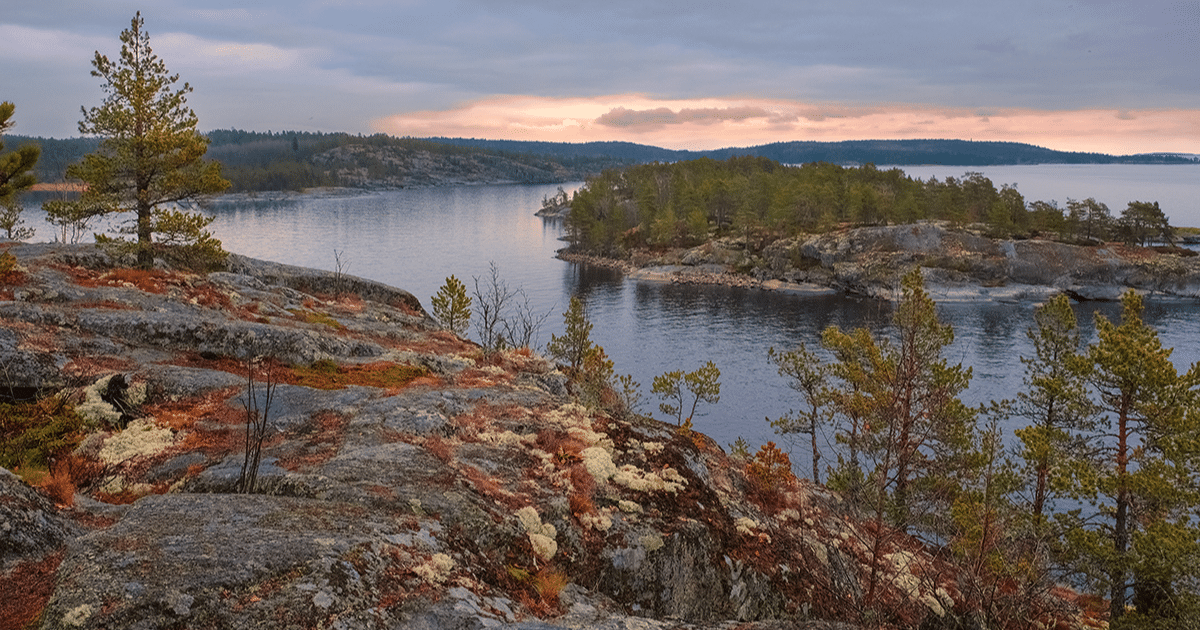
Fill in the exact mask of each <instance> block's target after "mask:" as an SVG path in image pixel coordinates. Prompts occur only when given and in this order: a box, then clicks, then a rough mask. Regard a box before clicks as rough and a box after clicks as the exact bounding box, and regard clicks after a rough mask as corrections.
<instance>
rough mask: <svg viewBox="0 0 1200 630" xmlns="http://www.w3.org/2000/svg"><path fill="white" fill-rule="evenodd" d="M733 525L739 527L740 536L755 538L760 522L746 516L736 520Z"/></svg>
mask: <svg viewBox="0 0 1200 630" xmlns="http://www.w3.org/2000/svg"><path fill="white" fill-rule="evenodd" d="M733 524H734V526H735V527H737V530H738V533H739V534H745V535H747V536H753V535H754V530H756V529H758V522H757V521H755V520H754V519H752V518H747V517H745V516H743V517H741V518H739V519H735V520H734V521H733Z"/></svg>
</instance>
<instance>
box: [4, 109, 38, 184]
mask: <svg viewBox="0 0 1200 630" xmlns="http://www.w3.org/2000/svg"><path fill="white" fill-rule="evenodd" d="M16 109H17V108H16V106H15V105H13V104H12V103H9V102H8V101H5V102H3V103H0V136H2V135H4V132H6V131H8V130H9V129H11V128H12V127H13V124H14V123H13V121H12V115H13V113H14V112H15V111H16ZM2 151H4V142H2V141H0V152H2ZM41 153H42V150H41V148H39V147H38V146H37V145H32V144H31V145H25V146H23V147H21V148H19V149H17V150H16V151H12V152H9V153H0V202H6V201H9V200H14V199H16V196H17V195H19V194H20V193H22V192H25V191H26V190H29V188H30V187H31V186H33V184H34V183H35V182H36V181H37V180H36V179H34V177H33V173H31V172H30V171H32V170H33V167H34V166H35V165H36V164H37V161H38V157H39V156H40V155H41Z"/></svg>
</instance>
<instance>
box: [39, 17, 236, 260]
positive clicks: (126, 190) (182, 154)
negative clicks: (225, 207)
mask: <svg viewBox="0 0 1200 630" xmlns="http://www.w3.org/2000/svg"><path fill="white" fill-rule="evenodd" d="M142 26H143V20H142V15H141V13H140V12H139V13H137V14H136V15H135V16H134V18H133V20H132V22H131V25H130V27H129V29H128V30H125V31H122V32H121V56H120V58H119V59H118V60H117V61H115V62H114V61H111V60H109V58H108V57H106V56H104V55H101V54H100V53H99V52H97V53H96V56H95V58H94V59H93V60H92V66H93V67H94V70H92V76H94V77H98V78H100V79H103V80H104V85H103V89H104V91H105V92H106V94H107V96H106V97H105V99H104V102H103V103H102V104H101V105H100V106H99V107H93V108H91V109H90V110H89V109H86V108H85V109H83V120H82V121H80V123H79V131H80V133H82V134H85V135H95V136H99V137H101V138H102V142H101V144H100V148H99V149H98V150H97V152H95V153H91V154H88V155H87V156H85V157H84V159H83V161H82V162H81V163H78V164H72V165H71V166H70V167H68V168H67V176H68V177H69V178H74V179H78V180H80V181H82V182H83V183H84V184H85V186H86V188H85V190H84V192H83V193H82V194H81V196H80V199H79V200H78V201H76V202H69V203H63V202H60V203H58V204H48V205H47V207H46V210H47V212H48V213H50V214H51V216H52V217H53V216H56V215H58V214H63V215H67V214H75V215H78V214H81V213H83V214H91V215H97V214H108V213H122V212H133V213H135V216H136V218H135V225H134V227H133V229H132V233H134V234H136V235H137V246H136V248H137V260H138V265H139V266H141V267H149V266H151V265H152V264H153V262H154V252H153V248H152V246H153V235H154V234H155V233H157V232H160V231H161V228H160V227H159V223H160V222H163V221H164V220H165V221H166V222H168V223H171V224H172V225H173V226H179V225H181V222H180V221H179V217H171V216H169V215H165V214H164V212H166V211H169V210H171V209H174V208H176V207H177V206H179V205H180V204H184V203H187V202H188V201H191V200H194V199H196V198H197V197H199V196H202V195H207V194H214V193H219V192H221V191H223V190H225V189H226V188H227V187H228V186H229V182H228V181H226V180H224V179H222V178H221V167H220V164H218V163H217V162H213V161H209V160H204V159H203V157H204V154H205V152H206V151H207V150H208V140H207V139H206V138H205V137H204V136H203V135H201V134H200V133H199V132H198V131H197V130H196V125H197V122H198V121H197V118H196V114H195V112H193V111H192V110H191V108H189V107H188V106H187V95H188V94H189V93H190V92H191V91H192V87H191V86H190V85H188V84H187V83H184V84H183V87H181V88H176V87H175V84H176V82H177V81H178V80H179V75H177V74H175V75H172V74H169V73H168V72H167V67H166V64H165V63H163V61H162V60H161V59H159V58H158V56H156V55H155V54H154V52H153V51H152V50H151V48H150V36H149V35H148V34H147V33H146V32H145V31H144V30H142ZM182 224H183V225H190V226H191V229H190V230H191V231H190V232H189V233H187V234H178V235H176V237H177V238H182V239H183V240H184V241H185V242H187V243H189V244H196V245H200V246H202V247H206V248H209V249H211V248H212V247H213V246H214V245H215V247H216V251H218V252H219V251H220V243H219V242H218V241H215V239H213V238H212V235H211V234H209V233H207V232H205V231H204V230H203V227H204V226H205V225H207V223H206V222H191V223H190V224H189V223H187V222H186V221H184V222H182Z"/></svg>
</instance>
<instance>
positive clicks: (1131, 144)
mask: <svg viewBox="0 0 1200 630" xmlns="http://www.w3.org/2000/svg"><path fill="white" fill-rule="evenodd" d="M374 127H375V129H376V130H378V131H382V132H385V133H391V134H395V135H407V136H418V137H420V136H467V137H479V138H491V139H509V140H544V141H551V142H588V141H612V140H624V141H630V142H639V143H644V144H653V145H657V146H662V147H667V148H677V149H682V148H687V149H712V148H719V147H729V146H751V145H757V144H765V143H770V142H787V141H792V140H818V141H838V140H867V139H906V138H961V139H974V140H999V141H1011V142H1027V143H1030V144H1036V145H1040V146H1045V147H1048V148H1051V149H1057V150H1063V151H1097V152H1103V153H1117V154H1126V153H1142V152H1150V151H1173V152H1187V153H1200V109H1157V110H1152V109H1144V110H1120V111H1114V110H1101V109H1089V110H1035V109H1016V108H1007V109H1004V108H986V109H979V108H975V109H968V108H948V107H939V106H932V105H912V104H894V103H878V104H868V105H861V104H845V103H806V102H799V101H785V100H778V99H753V98H704V99H691V100H685V99H675V100H668V99H655V98H651V97H648V96H645V95H640V94H621V95H609V96H597V97H575V98H547V97H537V96H500V97H491V98H485V99H480V100H478V101H473V102H469V103H465V104H463V105H461V106H459V107H456V108H453V109H447V110H439V111H421V112H408V113H400V114H396V115H394V116H389V117H387V118H384V119H380V120H377V121H375V123H374Z"/></svg>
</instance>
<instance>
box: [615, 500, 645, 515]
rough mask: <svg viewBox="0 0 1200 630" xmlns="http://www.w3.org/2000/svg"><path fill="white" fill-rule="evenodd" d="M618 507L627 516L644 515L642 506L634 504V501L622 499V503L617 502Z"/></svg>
mask: <svg viewBox="0 0 1200 630" xmlns="http://www.w3.org/2000/svg"><path fill="white" fill-rule="evenodd" d="M617 507H619V508H621V511H622V512H624V513H626V514H641V513H642V506H641V505H639V504H637V503H634V502H633V501H626V500H625V499H621V500H620V501H617Z"/></svg>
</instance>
